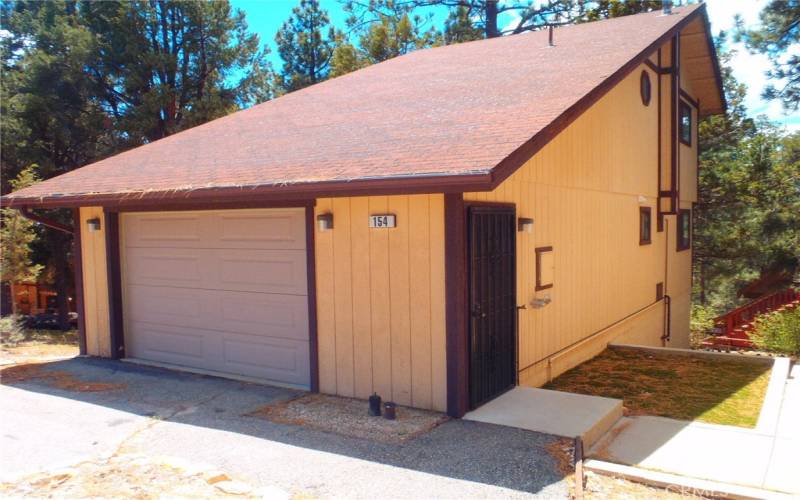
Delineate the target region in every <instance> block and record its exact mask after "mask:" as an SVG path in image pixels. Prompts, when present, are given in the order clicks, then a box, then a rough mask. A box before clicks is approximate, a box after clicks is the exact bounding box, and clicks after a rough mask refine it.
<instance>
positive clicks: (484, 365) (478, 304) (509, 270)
mask: <svg viewBox="0 0 800 500" xmlns="http://www.w3.org/2000/svg"><path fill="white" fill-rule="evenodd" d="M515 219H516V218H515V215H514V207H508V206H472V207H469V208H468V223H469V256H468V257H469V305H470V321H469V334H470V339H469V402H470V408H476V407H478V406H479V405H481V404H483V403H485V402H486V401H489V400H490V399H492V398H494V397H495V396H498V395H499V394H501V393H503V392H505V391H506V390H507V389H509V388H511V387H513V386H514V384H515V383H516V380H517V361H516V349H517V345H516V344H517V334H516V331H517V304H516V288H517V285H516V272H517V270H516V240H515V239H516V229H517V228H516V224H515V222H516V220H515Z"/></svg>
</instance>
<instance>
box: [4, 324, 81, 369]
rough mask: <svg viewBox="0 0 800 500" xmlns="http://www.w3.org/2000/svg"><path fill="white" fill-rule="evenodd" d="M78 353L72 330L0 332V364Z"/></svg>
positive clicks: (46, 359) (76, 337) (76, 340)
mask: <svg viewBox="0 0 800 500" xmlns="http://www.w3.org/2000/svg"><path fill="white" fill-rule="evenodd" d="M77 355H78V335H77V332H76V331H74V330H71V331H68V332H58V331H49V330H24V331H23V332H21V333H17V334H14V335H12V334H10V333H9V332H1V333H0V365H10V364H19V363H29V362H36V361H51V360H54V359H62V358H71V357H74V356H77Z"/></svg>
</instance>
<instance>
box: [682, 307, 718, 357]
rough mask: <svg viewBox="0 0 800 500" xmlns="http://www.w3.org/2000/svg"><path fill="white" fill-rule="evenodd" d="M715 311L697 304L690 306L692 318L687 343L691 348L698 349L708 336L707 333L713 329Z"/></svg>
mask: <svg viewBox="0 0 800 500" xmlns="http://www.w3.org/2000/svg"><path fill="white" fill-rule="evenodd" d="M716 317H717V311H716V310H715V309H714V308H712V307H708V306H701V305H699V304H694V305H692V318H691V322H690V326H689V328H690V336H689V342H690V343H691V345H692V347H695V348H697V347H700V344H701V342H702V341H703V339H705V338H706V337H707V336H708V335H709V331H710V330H711V329H712V328H713V327H714V318H716Z"/></svg>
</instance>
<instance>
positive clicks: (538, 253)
mask: <svg viewBox="0 0 800 500" xmlns="http://www.w3.org/2000/svg"><path fill="white" fill-rule="evenodd" d="M552 251H553V247H551V246H549V247H538V248H535V249H534V250H533V252H534V254H535V255H536V287H535V288H534V291H537V292H538V291H540V290H547V289H548V288H553V283H549V284H546V285H542V254H543V253H546V252H552Z"/></svg>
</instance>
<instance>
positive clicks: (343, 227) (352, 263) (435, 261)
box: [315, 195, 446, 410]
mask: <svg viewBox="0 0 800 500" xmlns="http://www.w3.org/2000/svg"><path fill="white" fill-rule="evenodd" d="M315 212H316V214H322V213H332V214H333V218H334V229H333V230H330V231H319V229H318V228H315V231H316V234H315V240H316V241H315V244H316V268H317V325H318V327H317V330H318V342H319V377H320V390H321V391H322V392H325V393H329V394H339V395H342V396H352V397H359V398H365V397H367V396H369V395H370V394H372V393H373V392H377V393H378V394H380V395H381V396H382V397H383V398H384V400H390V399H391V400H393V401H395V402H397V403H399V404H405V405H413V406H415V407H419V408H432V409H436V410H445V409H446V372H445V367H446V359H445V316H444V314H445V313H444V310H445V305H444V302H445V297H444V197H443V196H442V195H414V196H372V197H355V198H333V199H319V200H317V205H316V209H315ZM384 213H391V214H395V215H396V217H397V227H395V228H392V229H377V228H373V229H370V228H369V227H368V218H369V216H370V215H375V214H384Z"/></svg>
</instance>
